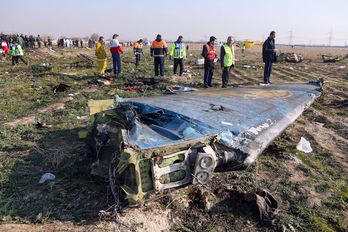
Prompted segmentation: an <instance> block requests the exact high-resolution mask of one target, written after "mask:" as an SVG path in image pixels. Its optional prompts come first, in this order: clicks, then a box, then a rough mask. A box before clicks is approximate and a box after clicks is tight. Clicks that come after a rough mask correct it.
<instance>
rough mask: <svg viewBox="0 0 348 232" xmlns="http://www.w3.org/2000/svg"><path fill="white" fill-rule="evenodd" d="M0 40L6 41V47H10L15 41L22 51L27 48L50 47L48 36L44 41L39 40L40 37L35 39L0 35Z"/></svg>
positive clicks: (27, 36) (33, 37) (50, 40)
mask: <svg viewBox="0 0 348 232" xmlns="http://www.w3.org/2000/svg"><path fill="white" fill-rule="evenodd" d="M0 36H1V40H2V41H6V43H7V44H8V46H11V45H12V44H14V43H15V41H17V42H18V44H20V45H21V47H22V48H23V49H27V48H31V49H34V48H41V47H42V45H43V46H45V47H52V39H51V38H50V37H49V36H48V37H45V38H44V39H42V38H41V36H40V35H37V36H36V37H35V36H33V35H23V34H21V35H19V34H18V35H5V34H1V35H0Z"/></svg>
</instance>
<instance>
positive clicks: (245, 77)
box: [233, 68, 255, 83]
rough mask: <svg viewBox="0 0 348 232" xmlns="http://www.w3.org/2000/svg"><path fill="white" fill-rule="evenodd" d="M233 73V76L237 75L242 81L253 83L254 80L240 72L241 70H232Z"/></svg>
mask: <svg viewBox="0 0 348 232" xmlns="http://www.w3.org/2000/svg"><path fill="white" fill-rule="evenodd" d="M233 71H234V72H233V73H234V74H235V75H236V74H237V75H238V76H239V78H240V79H242V80H243V81H245V80H247V81H249V82H252V83H254V82H255V80H254V79H253V78H251V77H249V74H248V73H246V72H244V71H242V70H241V69H239V68H234V70H233Z"/></svg>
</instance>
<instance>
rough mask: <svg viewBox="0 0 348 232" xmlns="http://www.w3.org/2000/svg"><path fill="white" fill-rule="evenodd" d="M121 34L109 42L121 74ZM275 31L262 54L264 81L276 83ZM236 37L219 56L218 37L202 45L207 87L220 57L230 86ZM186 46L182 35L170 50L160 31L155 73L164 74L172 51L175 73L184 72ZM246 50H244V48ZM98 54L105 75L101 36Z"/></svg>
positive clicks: (137, 48) (138, 48) (154, 47)
mask: <svg viewBox="0 0 348 232" xmlns="http://www.w3.org/2000/svg"><path fill="white" fill-rule="evenodd" d="M118 37H119V35H118V34H114V35H113V37H112V40H111V41H110V43H109V48H110V53H111V56H112V63H113V72H114V75H115V77H118V76H119V74H120V73H121V54H123V50H122V47H121V44H120V42H119V40H118ZM274 39H275V32H274V31H272V32H271V33H270V35H269V37H268V38H267V40H266V41H265V42H264V44H263V48H262V58H263V61H264V62H265V69H264V84H272V82H271V80H270V75H271V72H272V63H273V62H275V61H276V52H277V49H275V42H274ZM233 43H234V38H233V37H232V36H228V38H227V41H226V43H224V44H223V45H222V46H221V49H220V57H219V58H218V56H217V53H216V50H215V44H216V38H215V37H214V36H211V37H210V38H209V41H208V42H207V43H206V44H204V45H203V47H202V57H203V58H204V81H203V83H204V88H209V87H212V79H213V75H214V69H215V65H216V63H218V62H217V61H218V60H220V62H219V63H220V66H221V69H222V88H226V87H227V85H228V82H229V77H230V74H231V72H232V69H233V68H234V67H235V52H234V45H233ZM142 49H143V40H142V39H140V40H138V41H136V42H135V43H134V46H133V51H134V55H135V66H136V67H138V66H139V62H140V57H141V55H144V53H143V50H142ZM186 50H188V46H185V44H184V42H183V36H181V35H180V36H179V37H178V39H177V40H176V41H175V42H173V43H172V44H171V48H170V51H168V46H167V43H166V42H165V41H164V40H163V39H162V36H161V35H159V34H158V35H157V36H156V39H155V40H154V41H153V42H152V44H151V47H150V55H151V56H152V57H154V73H155V76H161V77H163V76H164V62H165V57H166V56H168V54H169V60H173V61H174V65H173V73H174V75H176V74H177V68H178V66H179V67H180V70H179V76H182V74H183V71H184V60H185V59H186V52H187V51H186ZM243 52H244V51H243ZM95 55H96V57H97V60H98V71H99V74H100V75H102V76H104V73H105V69H106V65H107V64H106V61H107V59H106V57H107V55H106V51H105V40H104V37H103V36H101V37H99V40H98V43H97V45H96V50H95Z"/></svg>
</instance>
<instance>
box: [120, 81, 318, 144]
mask: <svg viewBox="0 0 348 232" xmlns="http://www.w3.org/2000/svg"><path fill="white" fill-rule="evenodd" d="M317 88H318V86H316V85H312V84H304V83H303V84H279V85H272V86H255V87H242V88H228V89H214V90H204V91H197V92H193V93H185V94H177V95H169V96H159V97H148V98H137V99H128V100H127V99H126V101H127V102H131V103H132V104H134V105H135V106H137V107H138V108H139V109H141V110H143V112H145V113H146V112H147V111H149V112H150V111H151V110H158V109H163V110H164V115H163V118H162V119H160V120H159V121H161V120H162V121H164V122H161V125H159V126H158V125H157V126H148V125H144V124H142V123H138V125H137V126H136V127H134V128H133V129H132V130H131V131H128V143H130V144H132V145H136V146H138V147H139V148H141V149H148V148H156V147H162V146H168V145H171V144H176V143H181V142H183V141H188V140H192V139H198V138H202V137H205V136H209V135H211V136H213V135H217V134H219V133H221V132H224V131H225V132H226V131H227V132H231V133H227V134H228V135H229V136H230V135H231V134H232V135H233V136H238V135H239V134H240V133H242V132H245V131H246V130H248V129H249V128H251V127H257V126H259V125H261V124H263V123H265V122H267V121H271V122H274V123H275V122H278V121H280V120H281V119H283V118H285V117H287V116H288V115H289V114H290V113H291V112H292V111H294V110H295V108H296V107H298V106H299V105H304V104H308V103H309V102H311V100H312V99H313V96H319V95H320V92H319V91H318V90H317ZM212 104H214V105H215V106H219V105H221V106H223V108H224V110H222V111H215V110H212V109H211V105H212ZM225 134H226V133H225ZM225 139H230V138H225Z"/></svg>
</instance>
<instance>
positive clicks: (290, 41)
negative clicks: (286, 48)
mask: <svg viewBox="0 0 348 232" xmlns="http://www.w3.org/2000/svg"><path fill="white" fill-rule="evenodd" d="M292 38H293V31H292V28H291V31H290V35H289V45H292Z"/></svg>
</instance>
